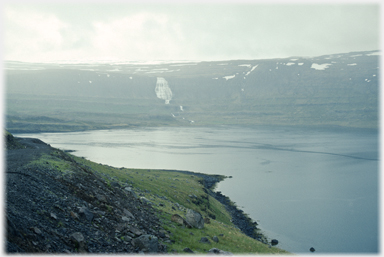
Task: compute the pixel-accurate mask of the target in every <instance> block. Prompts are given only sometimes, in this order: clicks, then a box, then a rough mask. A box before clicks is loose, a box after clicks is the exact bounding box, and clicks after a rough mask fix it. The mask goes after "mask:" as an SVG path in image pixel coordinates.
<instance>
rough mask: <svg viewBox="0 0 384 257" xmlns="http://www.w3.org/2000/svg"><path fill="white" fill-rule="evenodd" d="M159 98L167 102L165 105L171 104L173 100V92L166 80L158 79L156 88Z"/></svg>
mask: <svg viewBox="0 0 384 257" xmlns="http://www.w3.org/2000/svg"><path fill="white" fill-rule="evenodd" d="M155 92H156V96H157V98H160V99H163V100H165V104H169V101H171V99H172V91H171V89H170V88H169V86H168V81H166V80H165V79H164V78H161V77H158V78H157V82H156V88H155Z"/></svg>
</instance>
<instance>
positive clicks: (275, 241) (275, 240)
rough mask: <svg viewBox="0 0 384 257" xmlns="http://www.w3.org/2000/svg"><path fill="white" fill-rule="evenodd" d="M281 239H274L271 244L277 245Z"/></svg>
mask: <svg viewBox="0 0 384 257" xmlns="http://www.w3.org/2000/svg"><path fill="white" fill-rule="evenodd" d="M278 243H279V241H278V240H277V239H272V240H271V245H277V244H278Z"/></svg>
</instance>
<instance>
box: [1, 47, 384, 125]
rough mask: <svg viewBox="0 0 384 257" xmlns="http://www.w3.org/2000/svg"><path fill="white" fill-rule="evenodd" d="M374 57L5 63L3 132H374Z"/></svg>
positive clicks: (376, 59)
mask: <svg viewBox="0 0 384 257" xmlns="http://www.w3.org/2000/svg"><path fill="white" fill-rule="evenodd" d="M379 58H380V52H379V51H369V52H353V53H344V54H333V55H325V56H319V57H306V58H304V57H291V58H281V59H264V60H228V61H212V62H206V61H204V62H179V63H177V62H170V63H155V64H140V63H128V62H127V63H87V64H81V63H76V64H53V63H51V64H44V63H23V62H11V61H9V62H6V63H5V78H6V105H7V128H8V129H9V130H10V131H11V132H14V131H15V130H18V129H19V130H23V129H22V128H24V130H25V129H26V130H28V129H27V127H28V126H29V125H31V126H32V125H33V126H34V125H36V124H37V123H39V122H38V121H37V120H36V119H35V117H38V116H39V117H40V120H41V117H42V116H44V117H47V118H49V119H59V120H56V121H52V122H46V124H50V126H52V127H51V128H50V129H49V130H56V129H57V130H67V129H69V130H71V126H72V125H74V127H73V128H72V129H87V128H101V127H105V126H107V127H108V126H110V127H111V126H112V127H117V126H121V127H125V126H133V125H134V126H143V125H144V126H145V125H151V126H153V125H179V124H180V125H185V124H193V125H215V124H240V125H254V124H263V125H266V124H268V125H309V126H313V125H316V126H319V125H321V126H347V127H359V128H377V126H378V104H379V96H378V94H379V75H380V74H379V71H380V67H379V65H380V64H379ZM28 119H29V120H30V121H29V122H26V120H28ZM61 123H62V124H61ZM28 124H29V125H28ZM40 124H42V122H40ZM58 124H61V125H60V126H63V124H67V125H68V124H70V125H69V128H61V129H60V128H59V127H58ZM80 124H83V126H84V127H83V128H82V127H81V126H80ZM75 125H76V126H77V127H76V126H75ZM23 126H24V127H23ZM79 126H80V127H79ZM35 130H45V129H44V128H43V127H41V128H40V129H37V128H36V129H35Z"/></svg>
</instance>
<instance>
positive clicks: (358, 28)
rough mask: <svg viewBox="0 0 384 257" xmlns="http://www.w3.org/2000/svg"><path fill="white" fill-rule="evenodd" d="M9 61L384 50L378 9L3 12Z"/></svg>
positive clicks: (55, 8) (41, 8)
mask: <svg viewBox="0 0 384 257" xmlns="http://www.w3.org/2000/svg"><path fill="white" fill-rule="evenodd" d="M3 11H4V23H3V24H4V47H5V51H4V58H5V60H14V61H28V62H56V61H80V62H81V61H83V62H88V61H101V60H103V61H139V60H211V61H212V60H230V59H262V58H284V57H291V56H318V55H324V54H333V53H345V52H351V51H369V50H378V49H379V11H380V6H379V4H372V3H368V4H356V3H354V4H343V3H342V4H340V3H339V4H329V3H327V4H276V3H273V4H261V3H258V2H255V3H253V2H248V3H241V4H238V3H234V2H228V3H225V4H219V3H208V4H202V3H186V4H171V3H167V4H165V3H162V4H154V3H144V4H138V3H128V4H123V3H106V2H104V3H76V2H69V3H66V4H65V3H60V4H58V3H53V4H47V3H44V4H37V3H35V4H12V3H8V4H5V5H4V8H3Z"/></svg>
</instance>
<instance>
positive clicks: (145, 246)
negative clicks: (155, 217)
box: [133, 235, 159, 253]
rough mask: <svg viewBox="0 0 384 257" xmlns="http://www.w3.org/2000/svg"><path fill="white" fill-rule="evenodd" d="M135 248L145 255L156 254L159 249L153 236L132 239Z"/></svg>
mask: <svg viewBox="0 0 384 257" xmlns="http://www.w3.org/2000/svg"><path fill="white" fill-rule="evenodd" d="M133 243H134V245H135V247H138V248H139V249H140V250H141V251H143V252H146V253H157V252H158V249H159V242H158V239H157V237H155V236H154V235H142V236H140V237H138V238H135V239H133Z"/></svg>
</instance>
